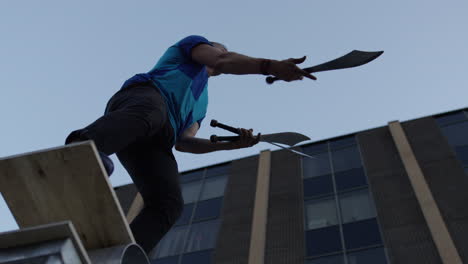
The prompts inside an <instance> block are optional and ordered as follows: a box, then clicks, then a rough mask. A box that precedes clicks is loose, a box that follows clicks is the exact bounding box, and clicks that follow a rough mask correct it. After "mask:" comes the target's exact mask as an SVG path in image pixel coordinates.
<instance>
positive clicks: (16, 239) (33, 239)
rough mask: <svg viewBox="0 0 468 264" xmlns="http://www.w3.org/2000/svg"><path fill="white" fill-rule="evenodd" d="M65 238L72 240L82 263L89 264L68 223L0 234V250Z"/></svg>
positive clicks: (70, 224)
mask: <svg viewBox="0 0 468 264" xmlns="http://www.w3.org/2000/svg"><path fill="white" fill-rule="evenodd" d="M65 238H70V239H71V240H72V242H73V245H74V246H75V249H76V251H77V253H78V255H79V257H80V259H81V261H82V262H83V263H85V264H89V263H91V261H90V260H89V257H88V254H87V253H86V251H85V249H84V248H83V244H82V243H81V240H80V239H79V237H78V234H77V233H76V230H75V228H74V227H73V224H72V223H71V222H70V221H66V222H58V223H53V224H48V225H42V226H35V227H29V228H24V229H20V230H14V231H9V232H4V233H0V249H8V248H15V247H20V246H27V245H31V244H35V243H40V242H45V241H50V240H56V239H65Z"/></svg>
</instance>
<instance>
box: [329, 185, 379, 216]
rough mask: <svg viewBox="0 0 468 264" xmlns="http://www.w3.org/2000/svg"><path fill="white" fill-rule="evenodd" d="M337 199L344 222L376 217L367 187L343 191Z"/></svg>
mask: <svg viewBox="0 0 468 264" xmlns="http://www.w3.org/2000/svg"><path fill="white" fill-rule="evenodd" d="M338 199H339V200H340V209H341V218H342V219H343V223H345V224H346V223H351V222H357V221H361V220H366V219H370V218H374V217H376V212H375V206H374V203H373V202H372V199H371V197H370V195H369V190H368V189H365V190H360V191H356V192H350V193H345V194H342V195H340V196H339V198H338Z"/></svg>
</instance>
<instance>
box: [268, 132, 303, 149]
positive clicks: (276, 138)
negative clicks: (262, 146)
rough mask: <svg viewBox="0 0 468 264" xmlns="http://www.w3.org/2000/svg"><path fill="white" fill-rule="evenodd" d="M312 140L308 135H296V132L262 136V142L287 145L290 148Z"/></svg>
mask: <svg viewBox="0 0 468 264" xmlns="http://www.w3.org/2000/svg"><path fill="white" fill-rule="evenodd" d="M306 140H310V138H309V137H308V136H306V135H303V134H300V133H296V132H282V133H274V134H265V135H261V137H260V141H265V142H269V143H270V142H275V143H280V144H285V145H288V146H290V147H292V146H294V145H296V144H297V143H299V142H302V141H306Z"/></svg>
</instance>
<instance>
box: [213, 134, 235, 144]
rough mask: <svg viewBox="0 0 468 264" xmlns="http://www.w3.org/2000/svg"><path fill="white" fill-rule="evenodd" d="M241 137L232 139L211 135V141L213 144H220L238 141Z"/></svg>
mask: <svg viewBox="0 0 468 264" xmlns="http://www.w3.org/2000/svg"><path fill="white" fill-rule="evenodd" d="M239 139H240V137H239V136H232V137H218V136H216V135H211V137H210V141H211V142H212V143H216V142H220V141H237V140H239Z"/></svg>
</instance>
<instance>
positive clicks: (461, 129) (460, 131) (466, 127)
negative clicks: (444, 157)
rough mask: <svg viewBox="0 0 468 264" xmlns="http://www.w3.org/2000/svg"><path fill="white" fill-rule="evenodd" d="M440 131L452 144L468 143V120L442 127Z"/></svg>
mask: <svg viewBox="0 0 468 264" xmlns="http://www.w3.org/2000/svg"><path fill="white" fill-rule="evenodd" d="M442 131H443V133H444V134H445V136H446V137H447V140H448V141H449V144H450V145H452V146H463V145H468V136H467V135H468V122H462V123H456V124H453V125H448V126H445V127H442Z"/></svg>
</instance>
